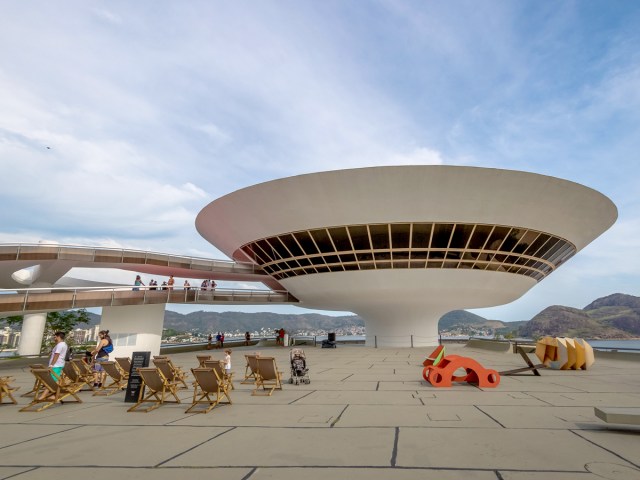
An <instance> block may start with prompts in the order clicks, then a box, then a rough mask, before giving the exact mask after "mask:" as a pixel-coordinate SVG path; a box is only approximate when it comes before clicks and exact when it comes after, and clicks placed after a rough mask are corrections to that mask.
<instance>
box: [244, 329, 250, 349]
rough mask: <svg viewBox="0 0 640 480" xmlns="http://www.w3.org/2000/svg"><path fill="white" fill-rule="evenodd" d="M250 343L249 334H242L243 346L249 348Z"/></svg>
mask: <svg viewBox="0 0 640 480" xmlns="http://www.w3.org/2000/svg"><path fill="white" fill-rule="evenodd" d="M250 341H251V334H250V333H249V332H244V344H245V346H246V347H248V346H249V342H250Z"/></svg>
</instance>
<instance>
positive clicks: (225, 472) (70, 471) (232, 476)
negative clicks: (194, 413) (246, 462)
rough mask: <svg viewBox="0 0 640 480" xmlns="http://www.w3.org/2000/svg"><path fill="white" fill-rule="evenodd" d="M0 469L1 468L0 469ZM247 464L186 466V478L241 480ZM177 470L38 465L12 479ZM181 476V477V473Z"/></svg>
mask: <svg viewBox="0 0 640 480" xmlns="http://www.w3.org/2000/svg"><path fill="white" fill-rule="evenodd" d="M0 472H1V470H0ZM249 473H251V469H250V468H216V469H212V468H190V469H189V471H188V478H189V480H211V479H212V478H215V479H216V480H242V479H243V478H245V477H246V476H247V475H249ZM183 475H184V476H185V477H186V476H187V474H181V473H179V471H176V470H175V469H173V468H118V469H114V468H111V467H97V468H96V467H94V468H46V467H40V468H37V469H35V470H33V471H31V472H28V473H25V474H22V475H20V476H19V477H16V480H63V479H68V478H78V479H91V480H114V478H117V479H118V480H176V478H179V477H180V476H183ZM0 478H2V477H0ZM183 478H184V477H183Z"/></svg>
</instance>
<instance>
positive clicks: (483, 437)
mask: <svg viewBox="0 0 640 480" xmlns="http://www.w3.org/2000/svg"><path fill="white" fill-rule="evenodd" d="M442 446H447V448H443V447H442ZM588 462H614V463H622V464H624V462H620V459H619V458H618V457H616V456H615V455H614V454H612V453H609V452H607V451H606V450H604V449H602V448H600V447H598V446H595V445H593V444H592V443H589V442H587V441H586V440H583V439H581V438H579V437H577V436H576V435H574V434H573V433H571V432H568V431H562V430H518V429H511V430H509V429H482V428H476V429H455V428H441V429H438V430H437V431H434V429H420V428H400V433H399V440H398V457H397V465H399V466H405V467H416V466H423V467H435V468H438V467H440V468H471V469H481V468H490V469H498V470H500V469H516V470H534V471H535V470H553V471H575V472H580V471H585V468H584V465H585V464H586V463H588ZM628 466H633V465H628Z"/></svg>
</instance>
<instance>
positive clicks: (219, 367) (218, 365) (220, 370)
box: [204, 360, 235, 390]
mask: <svg viewBox="0 0 640 480" xmlns="http://www.w3.org/2000/svg"><path fill="white" fill-rule="evenodd" d="M204 366H205V368H213V369H214V370H215V371H216V373H217V374H218V377H220V378H221V379H222V381H223V382H225V383H226V384H227V385H228V387H229V388H230V389H231V390H235V387H234V386H233V381H232V379H233V373H230V374H229V375H227V372H226V370H225V368H224V362H221V361H219V360H206V361H205V362H204Z"/></svg>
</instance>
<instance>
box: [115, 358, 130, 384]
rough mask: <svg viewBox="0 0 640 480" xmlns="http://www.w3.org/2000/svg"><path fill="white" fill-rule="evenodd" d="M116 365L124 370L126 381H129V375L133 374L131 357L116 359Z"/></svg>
mask: <svg viewBox="0 0 640 480" xmlns="http://www.w3.org/2000/svg"><path fill="white" fill-rule="evenodd" d="M116 363H117V364H118V366H119V367H120V370H122V373H123V375H124V379H125V380H129V374H130V373H131V359H130V358H129V357H116Z"/></svg>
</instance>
